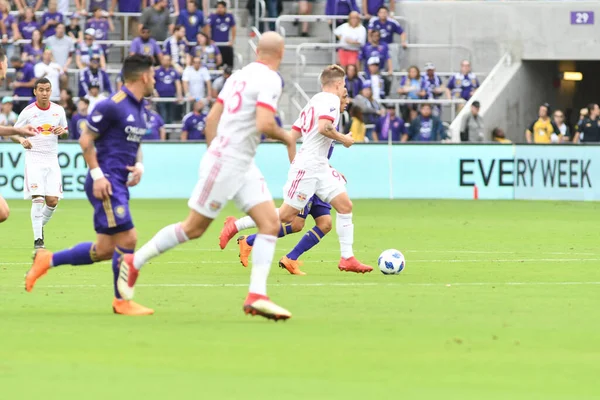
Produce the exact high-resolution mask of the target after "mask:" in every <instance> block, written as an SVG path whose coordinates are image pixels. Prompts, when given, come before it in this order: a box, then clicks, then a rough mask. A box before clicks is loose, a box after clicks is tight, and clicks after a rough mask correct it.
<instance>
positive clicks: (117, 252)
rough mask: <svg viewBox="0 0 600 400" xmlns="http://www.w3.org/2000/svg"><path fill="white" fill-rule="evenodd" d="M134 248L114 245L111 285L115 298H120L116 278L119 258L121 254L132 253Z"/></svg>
mask: <svg viewBox="0 0 600 400" xmlns="http://www.w3.org/2000/svg"><path fill="white" fill-rule="evenodd" d="M133 252H134V250H129V249H124V248H122V247H119V246H117V247H115V252H114V253H113V257H112V270H113V287H114V290H115V297H116V298H117V299H120V298H121V295H120V294H119V291H118V290H117V278H119V258H120V257H121V256H122V255H123V254H133Z"/></svg>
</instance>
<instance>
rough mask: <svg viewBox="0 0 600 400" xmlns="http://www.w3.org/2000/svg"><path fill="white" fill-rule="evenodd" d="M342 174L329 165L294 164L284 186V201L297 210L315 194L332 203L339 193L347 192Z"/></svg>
mask: <svg viewBox="0 0 600 400" xmlns="http://www.w3.org/2000/svg"><path fill="white" fill-rule="evenodd" d="M345 183H346V181H345V180H344V178H343V177H342V174H340V173H339V172H337V171H336V170H335V169H334V168H332V167H331V166H329V165H324V166H321V167H319V168H318V169H315V168H314V167H310V168H303V167H302V166H295V165H292V166H291V168H290V172H289V173H288V180H287V182H286V184H285V186H284V187H283V202H284V203H285V204H287V205H289V206H292V207H294V208H295V209H296V210H302V209H303V208H304V207H305V206H306V204H307V203H308V201H309V200H310V199H311V197H312V196H313V195H315V194H316V195H317V196H318V197H319V198H320V199H321V200H323V201H324V202H326V203H331V200H333V199H334V198H335V197H336V196H337V195H339V194H341V193H345V192H346V185H345Z"/></svg>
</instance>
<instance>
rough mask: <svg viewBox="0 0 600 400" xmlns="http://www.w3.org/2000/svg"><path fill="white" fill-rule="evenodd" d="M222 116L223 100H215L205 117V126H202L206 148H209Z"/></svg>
mask: <svg viewBox="0 0 600 400" xmlns="http://www.w3.org/2000/svg"><path fill="white" fill-rule="evenodd" d="M222 114H223V100H221V99H220V98H219V99H217V101H216V102H215V104H213V106H212V107H211V108H210V111H209V113H208V115H207V116H206V125H205V126H204V136H205V137H206V147H210V144H211V142H212V141H213V139H214V138H215V137H216V136H217V125H218V124H219V120H220V119H221V115H222Z"/></svg>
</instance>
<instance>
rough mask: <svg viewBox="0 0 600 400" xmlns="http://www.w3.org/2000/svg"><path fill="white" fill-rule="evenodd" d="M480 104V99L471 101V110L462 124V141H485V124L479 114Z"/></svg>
mask: <svg viewBox="0 0 600 400" xmlns="http://www.w3.org/2000/svg"><path fill="white" fill-rule="evenodd" d="M479 108H480V104H479V102H478V101H474V102H473V103H471V112H470V113H469V114H468V115H466V116H465V117H464V118H463V120H462V123H461V126H460V141H461V142H483V141H485V124H484V123H483V118H482V117H481V115H479Z"/></svg>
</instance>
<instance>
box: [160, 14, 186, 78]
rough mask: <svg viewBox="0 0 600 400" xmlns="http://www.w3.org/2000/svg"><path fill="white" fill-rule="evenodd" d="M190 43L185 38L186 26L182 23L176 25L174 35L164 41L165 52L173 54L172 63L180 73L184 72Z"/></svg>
mask: <svg viewBox="0 0 600 400" xmlns="http://www.w3.org/2000/svg"><path fill="white" fill-rule="evenodd" d="M187 48H188V43H187V40H185V28H184V27H183V26H182V25H175V28H173V35H172V36H170V37H169V38H167V40H165V42H164V43H163V53H164V54H168V55H169V56H171V64H172V65H173V67H174V68H175V69H176V70H177V73H178V74H180V75H181V74H182V73H183V68H184V67H185V65H186V63H185V61H186V58H185V56H186V53H187V51H186V50H187Z"/></svg>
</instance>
